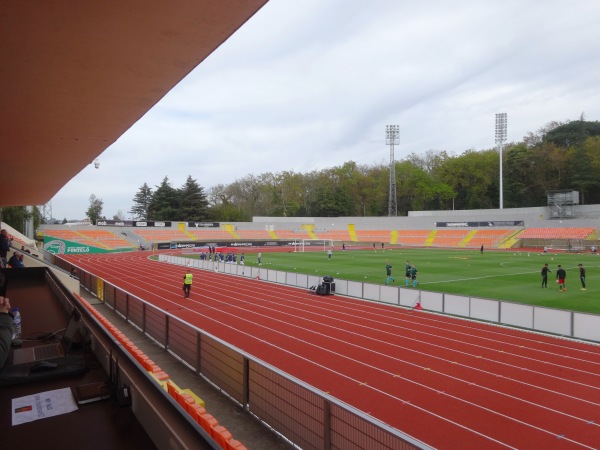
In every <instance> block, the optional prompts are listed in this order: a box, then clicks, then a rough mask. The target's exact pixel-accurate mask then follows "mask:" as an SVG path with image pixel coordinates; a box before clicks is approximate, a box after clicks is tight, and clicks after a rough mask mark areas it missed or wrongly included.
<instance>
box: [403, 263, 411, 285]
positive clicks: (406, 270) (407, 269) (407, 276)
mask: <svg viewBox="0 0 600 450" xmlns="http://www.w3.org/2000/svg"><path fill="white" fill-rule="evenodd" d="M411 269H412V267H411V265H410V262H408V260H407V261H406V265H405V266H404V277H405V280H404V285H405V286H408V283H409V282H410V270H411Z"/></svg>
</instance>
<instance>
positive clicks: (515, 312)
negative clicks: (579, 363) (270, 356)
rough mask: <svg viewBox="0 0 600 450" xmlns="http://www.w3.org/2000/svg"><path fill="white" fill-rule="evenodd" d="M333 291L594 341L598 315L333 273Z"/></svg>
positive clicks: (291, 281) (255, 273) (194, 263)
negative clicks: (364, 281)
mask: <svg viewBox="0 0 600 450" xmlns="http://www.w3.org/2000/svg"><path fill="white" fill-rule="evenodd" d="M159 261H162V262H167V263H169V264H176V265H180V266H186V267H193V268H196V269H202V270H210V271H214V270H215V266H217V270H218V271H219V272H221V273H226V274H231V275H237V276H243V277H246V278H256V277H259V278H260V279H261V280H264V281H270V282H273V283H279V284H285V285H288V286H294V287H298V288H304V289H308V288H310V287H311V286H315V285H317V284H319V283H320V282H321V281H322V277H320V276H315V275H305V274H301V273H293V272H284V271H280V270H272V269H267V268H263V267H255V266H244V265H240V264H235V263H223V262H213V261H207V260H204V261H202V260H199V259H191V258H185V257H182V256H172V255H164V254H162V255H159ZM334 281H335V293H336V294H340V295H346V296H348V297H355V298H359V299H364V300H371V301H377V302H382V303H387V304H390V305H396V306H404V307H409V308H410V307H413V306H414V305H415V303H417V302H419V303H420V304H421V307H422V308H423V309H424V310H427V311H433V312H437V313H443V314H452V315H455V316H460V317H467V318H469V319H474V320H482V321H487V322H493V323H497V324H501V325H507V326H513V327H519V328H526V329H530V330H534V331H539V332H544V333H552V334H556V335H559V336H566V337H570V338H576V339H583V340H587V341H593V342H596V343H600V315H596V314H589V313H581V312H575V311H565V310H561V309H553V308H543V307H540V306H532V305H524V304H520V303H514V302H504V301H501V300H489V299H485V298H477V297H465V296H462V295H454V294H444V293H441V292H429V291H421V290H419V289H415V288H404V287H400V286H385V285H378V284H370V283H362V282H359V281H347V280H340V279H338V278H336V279H335V280H334Z"/></svg>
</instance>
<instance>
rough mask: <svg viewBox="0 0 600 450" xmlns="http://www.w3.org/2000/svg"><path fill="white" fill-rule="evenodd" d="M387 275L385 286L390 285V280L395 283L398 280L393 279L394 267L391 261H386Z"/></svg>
mask: <svg viewBox="0 0 600 450" xmlns="http://www.w3.org/2000/svg"><path fill="white" fill-rule="evenodd" d="M385 274H386V276H387V278H386V279H385V284H390V280H391V281H392V282H395V281H396V279H395V278H394V277H392V265H391V264H390V260H389V259H386V261H385Z"/></svg>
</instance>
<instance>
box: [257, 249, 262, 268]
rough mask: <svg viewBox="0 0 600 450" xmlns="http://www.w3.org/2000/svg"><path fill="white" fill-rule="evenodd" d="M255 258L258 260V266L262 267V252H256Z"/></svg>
mask: <svg viewBox="0 0 600 450" xmlns="http://www.w3.org/2000/svg"><path fill="white" fill-rule="evenodd" d="M256 258H257V259H258V265H259V266H260V265H262V252H258V255H257V256H256Z"/></svg>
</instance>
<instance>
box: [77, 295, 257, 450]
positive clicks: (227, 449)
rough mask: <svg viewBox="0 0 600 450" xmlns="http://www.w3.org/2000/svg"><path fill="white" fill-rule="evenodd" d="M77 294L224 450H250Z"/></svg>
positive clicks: (190, 393)
mask: <svg viewBox="0 0 600 450" xmlns="http://www.w3.org/2000/svg"><path fill="white" fill-rule="evenodd" d="M73 294H74V295H75V296H76V297H77V298H78V299H79V301H80V302H81V303H82V304H83V306H84V307H85V308H86V309H87V310H88V311H90V312H91V313H92V314H93V315H94V316H95V317H96V318H97V319H98V321H99V322H100V323H101V324H102V325H103V326H104V327H105V328H106V329H107V330H108V331H109V332H110V333H111V334H112V335H113V336H114V337H115V338H116V339H117V340H118V341H119V342H120V343H121V344H122V345H123V347H124V348H125V349H126V350H127V351H128V352H129V353H130V354H131V355H132V356H133V357H134V358H135V359H136V360H137V361H138V362H139V363H140V364H141V365H142V367H143V368H144V369H145V370H147V371H148V373H149V374H150V375H151V376H152V378H154V379H155V380H156V381H157V383H159V384H160V386H161V387H162V388H163V389H165V390H166V391H167V392H168V393H169V395H171V397H173V398H174V399H175V400H176V401H177V403H179V405H180V406H181V407H182V408H183V409H184V410H185V411H186V412H187V413H188V414H190V415H191V416H192V418H193V419H194V420H195V421H196V422H197V423H198V424H199V425H200V426H201V427H202V428H204V430H205V431H206V432H207V433H208V434H209V435H210V436H211V437H212V438H213V439H214V441H215V442H216V443H217V444H218V445H219V446H220V447H221V448H222V449H223V450H247V448H246V447H245V446H244V445H243V444H242V443H241V442H240V441H238V440H236V439H233V437H232V435H231V433H230V432H229V430H228V429H227V428H225V427H224V426H222V425H219V422H218V421H217V419H216V418H215V417H213V415H212V414H209V413H207V412H206V409H205V406H206V405H205V404H204V400H202V399H201V398H200V397H198V396H197V395H195V394H194V393H193V392H192V391H191V390H189V389H181V388H180V387H178V386H177V385H176V384H175V382H174V381H173V380H171V379H170V377H169V375H168V374H167V373H166V372H165V371H163V370H162V369H161V368H160V367H159V366H158V365H157V364H156V363H155V362H154V361H152V360H151V359H150V357H148V356H147V355H146V354H144V352H142V351H141V350H140V349H139V348H138V347H137V346H136V345H135V344H134V343H133V342H132V341H131V340H130V339H129V338H127V336H125V334H124V333H122V332H121V331H119V329H118V328H117V327H115V326H114V325H113V324H112V323H111V322H110V321H109V320H108V319H107V318H106V317H104V316H103V315H102V314H101V313H100V312H98V310H97V309H96V308H94V307H93V306H92V304H91V303H90V302H88V301H87V300H85V299H84V298H83V297H81V296H79V295H77V294H76V293H75V292H73Z"/></svg>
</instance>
